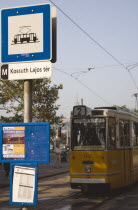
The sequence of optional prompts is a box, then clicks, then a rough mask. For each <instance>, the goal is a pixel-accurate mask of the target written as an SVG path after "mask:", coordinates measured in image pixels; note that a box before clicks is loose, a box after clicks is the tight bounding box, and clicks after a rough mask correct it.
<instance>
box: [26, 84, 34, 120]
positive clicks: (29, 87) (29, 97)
mask: <svg viewBox="0 0 138 210" xmlns="http://www.w3.org/2000/svg"><path fill="white" fill-rule="evenodd" d="M24 122H32V80H26V81H24Z"/></svg>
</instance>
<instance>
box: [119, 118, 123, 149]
mask: <svg viewBox="0 0 138 210" xmlns="http://www.w3.org/2000/svg"><path fill="white" fill-rule="evenodd" d="M123 139H124V121H123V120H119V141H120V147H123V145H124V143H123V142H124V140H123Z"/></svg>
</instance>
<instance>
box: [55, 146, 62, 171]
mask: <svg viewBox="0 0 138 210" xmlns="http://www.w3.org/2000/svg"><path fill="white" fill-rule="evenodd" d="M54 153H55V160H54V167H57V166H59V167H60V168H61V167H62V166H61V150H60V146H59V143H57V144H56V147H55V149H54Z"/></svg>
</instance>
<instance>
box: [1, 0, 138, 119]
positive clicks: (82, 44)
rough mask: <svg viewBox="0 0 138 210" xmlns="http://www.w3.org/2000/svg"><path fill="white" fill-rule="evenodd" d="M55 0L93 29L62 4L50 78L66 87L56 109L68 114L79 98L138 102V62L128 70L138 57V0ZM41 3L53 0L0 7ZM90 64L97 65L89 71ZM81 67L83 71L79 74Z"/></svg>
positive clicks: (5, 0)
mask: <svg viewBox="0 0 138 210" xmlns="http://www.w3.org/2000/svg"><path fill="white" fill-rule="evenodd" d="M52 1H53V2H54V3H55V4H56V5H57V6H58V7H59V8H60V9H61V10H62V11H63V12H64V13H65V14H66V15H68V16H69V17H70V18H71V19H72V20H73V21H75V23H76V24H78V26H79V27H81V29H83V31H84V32H86V33H87V34H88V35H89V37H88V36H87V35H86V34H85V33H84V32H82V31H81V30H80V29H79V28H78V26H76V25H75V24H73V23H72V22H71V21H70V20H69V19H68V18H67V17H66V16H65V15H64V14H63V13H62V12H61V11H60V10H58V11H57V15H58V30H57V62H56V63H55V64H53V73H52V78H51V80H52V84H57V85H58V84H60V83H62V84H63V87H64V88H63V90H62V91H60V99H59V101H58V104H59V105H61V108H60V110H59V112H58V114H63V115H64V116H65V117H69V115H70V111H71V110H72V107H73V106H74V105H76V102H77V100H78V101H79V102H80V101H81V98H83V101H84V104H86V105H87V106H89V107H92V108H93V107H95V106H108V105H114V104H116V105H119V106H122V105H126V106H127V107H129V108H135V98H134V97H133V96H132V95H133V94H134V93H138V88H137V87H138V67H135V68H133V69H132V70H130V73H131V75H130V73H129V72H128V70H127V69H125V67H127V66H129V65H131V64H135V63H138V28H137V25H138V24H137V21H138V12H137V11H138V1H137V0H133V1H132V0H121V1H120V0H85V1H84V0H75V1H74V0H58V1H57V0H52ZM43 3H50V2H49V1H48V0H22V1H21V0H0V7H1V9H2V8H10V7H18V6H26V5H35V4H43ZM53 6H54V5H53ZM92 39H94V40H95V41H97V42H98V44H100V45H101V46H102V47H103V48H104V49H105V50H106V51H108V53H110V54H111V55H112V56H113V57H114V58H113V57H111V56H109V54H107V53H106V52H105V50H103V49H101V47H100V46H98V45H97V44H96V43H95V42H93V41H92ZM116 60H117V61H118V62H117V61H116ZM119 63H121V64H122V65H120V64H119ZM123 65H124V66H123ZM56 68H57V69H59V70H62V71H63V72H61V71H58V70H56ZM88 68H93V69H91V70H90V71H88ZM81 71H82V73H83V72H84V73H83V74H81V75H80V73H81ZM75 72H80V73H75ZM71 75H72V76H73V77H76V79H75V78H73V77H72V76H71ZM131 76H132V77H133V80H132V77H131Z"/></svg>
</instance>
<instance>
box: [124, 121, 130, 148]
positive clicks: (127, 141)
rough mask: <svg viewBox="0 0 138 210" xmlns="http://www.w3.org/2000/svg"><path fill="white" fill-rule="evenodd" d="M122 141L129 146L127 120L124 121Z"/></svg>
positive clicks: (128, 124)
mask: <svg viewBox="0 0 138 210" xmlns="http://www.w3.org/2000/svg"><path fill="white" fill-rule="evenodd" d="M124 141H125V142H124V143H125V146H126V147H127V146H130V123H129V121H127V120H125V121H124Z"/></svg>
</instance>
